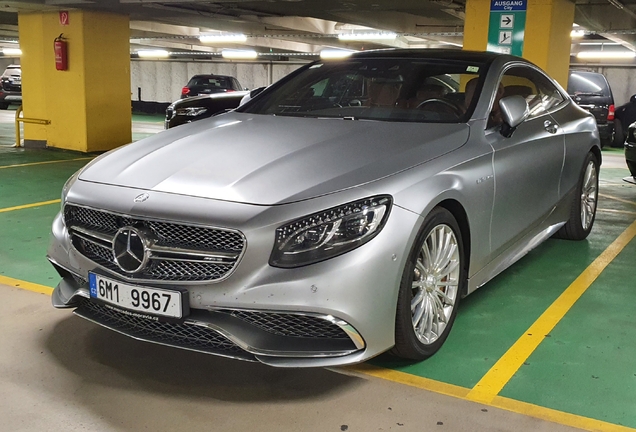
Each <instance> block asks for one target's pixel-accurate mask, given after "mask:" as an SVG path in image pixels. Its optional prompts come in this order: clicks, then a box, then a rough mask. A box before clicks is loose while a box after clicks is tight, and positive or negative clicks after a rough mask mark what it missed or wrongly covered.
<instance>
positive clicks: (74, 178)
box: [61, 168, 84, 209]
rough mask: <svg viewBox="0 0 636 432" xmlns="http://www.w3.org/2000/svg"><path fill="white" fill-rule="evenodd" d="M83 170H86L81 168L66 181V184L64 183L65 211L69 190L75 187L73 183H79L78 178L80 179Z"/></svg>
mask: <svg viewBox="0 0 636 432" xmlns="http://www.w3.org/2000/svg"><path fill="white" fill-rule="evenodd" d="M83 169H84V168H80V169H78V170H77V171H75V174H73V175H72V176H71V177H70V178H69V179H68V180H66V183H64V186H63V187H62V196H61V205H62V209H64V204H65V203H66V196H67V195H68V191H69V189H71V186H73V183H75V182H76V181H77V178H78V177H79V175H80V172H82V170H83Z"/></svg>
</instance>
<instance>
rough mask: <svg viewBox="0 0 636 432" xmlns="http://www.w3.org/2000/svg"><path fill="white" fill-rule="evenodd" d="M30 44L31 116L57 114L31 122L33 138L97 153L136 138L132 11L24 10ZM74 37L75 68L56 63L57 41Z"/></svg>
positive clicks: (26, 75)
mask: <svg viewBox="0 0 636 432" xmlns="http://www.w3.org/2000/svg"><path fill="white" fill-rule="evenodd" d="M18 30H19V34H20V48H21V49H22V58H21V64H22V89H23V93H22V100H23V108H24V116H25V117H31V118H39V119H44V120H50V121H51V124H50V125H47V126H40V125H31V124H25V133H24V139H25V145H26V146H28V145H36V146H42V145H46V146H47V147H56V148H61V149H68V150H76V151H80V152H93V151H104V150H110V149H113V148H115V147H118V146H120V145H123V144H127V143H129V142H130V141H131V140H132V136H131V107H130V43H129V35H130V30H129V19H128V17H127V16H123V15H116V14H110V13H102V12H92V11H74V10H72V11H69V18H68V25H62V24H61V22H60V15H59V13H57V12H45V13H21V14H19V16H18ZM61 33H63V36H64V38H65V40H66V41H67V42H68V70H65V71H58V70H56V68H55V53H54V50H53V41H54V39H55V38H56V37H58V36H59V35H60V34H61Z"/></svg>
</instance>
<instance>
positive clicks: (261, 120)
mask: <svg viewBox="0 0 636 432" xmlns="http://www.w3.org/2000/svg"><path fill="white" fill-rule="evenodd" d="M468 135H469V126H468V125H466V124H423V123H401V122H400V123H398V122H379V121H362V120H358V121H356V120H341V119H316V118H298V117H280V116H278V117H276V116H268V115H254V114H242V113H228V114H224V115H221V116H217V117H213V118H211V119H206V120H201V121H197V122H194V123H192V124H190V125H188V126H183V127H179V128H175V129H170V130H167V131H164V132H161V133H159V134H157V135H155V136H153V137H150V138H146V139H144V140H141V141H138V142H136V143H134V144H130V145H128V146H125V147H122V148H120V149H117V150H115V151H112V152H110V153H107V154H105V155H103V156H101V157H100V158H98V160H96V161H94V162H93V163H91V164H89V165H88V166H87V167H86V168H85V169H84V171H83V172H82V173H81V174H80V177H79V178H80V180H84V181H90V182H97V183H104V184H111V185H116V186H124V187H134V188H139V189H145V190H149V191H159V192H167V193H175V194H182V195H190V196H196V197H202V198H211V199H219V200H225V201H234V202H241V203H250V204H258V205H274V204H284V203H290V202H295V201H301V200H305V199H310V198H313V197H316V196H320V195H326V194H330V193H334V192H338V191H340V190H343V189H347V188H351V187H355V186H360V185H363V184H365V183H369V182H372V181H374V180H378V179H380V178H383V177H387V176H389V175H391V174H395V173H397V172H400V171H403V170H406V169H408V168H410V167H413V166H415V165H419V164H421V163H424V162H426V161H428V160H431V159H434V158H436V157H439V156H441V155H443V154H445V153H448V152H450V151H453V150H454V149H456V148H458V147H460V146H462V145H463V144H464V143H465V142H466V140H467V139H468Z"/></svg>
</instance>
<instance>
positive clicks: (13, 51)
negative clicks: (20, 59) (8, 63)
mask: <svg viewBox="0 0 636 432" xmlns="http://www.w3.org/2000/svg"><path fill="white" fill-rule="evenodd" d="M2 54H4V55H6V56H21V55H22V50H21V49H20V48H2Z"/></svg>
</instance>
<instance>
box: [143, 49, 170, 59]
mask: <svg viewBox="0 0 636 432" xmlns="http://www.w3.org/2000/svg"><path fill="white" fill-rule="evenodd" d="M137 55H138V56H139V57H140V58H167V57H170V53H169V52H168V51H166V50H139V51H137Z"/></svg>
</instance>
